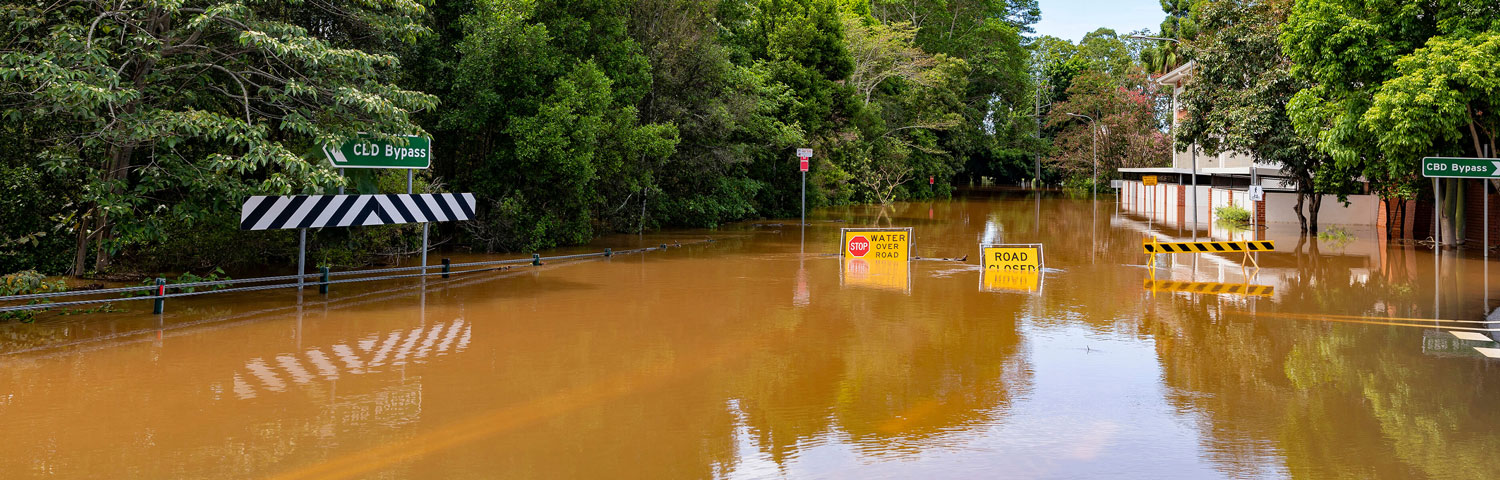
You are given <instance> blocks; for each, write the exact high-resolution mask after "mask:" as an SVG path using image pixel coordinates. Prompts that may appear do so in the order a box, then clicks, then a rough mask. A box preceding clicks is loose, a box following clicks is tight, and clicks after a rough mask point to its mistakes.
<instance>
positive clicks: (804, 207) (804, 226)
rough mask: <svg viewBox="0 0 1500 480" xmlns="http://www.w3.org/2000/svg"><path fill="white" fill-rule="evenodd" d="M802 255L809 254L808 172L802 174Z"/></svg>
mask: <svg viewBox="0 0 1500 480" xmlns="http://www.w3.org/2000/svg"><path fill="white" fill-rule="evenodd" d="M801 237H802V238H801V239H799V241H800V242H801V244H802V247H801V248H802V253H806V252H807V172H802V235H801Z"/></svg>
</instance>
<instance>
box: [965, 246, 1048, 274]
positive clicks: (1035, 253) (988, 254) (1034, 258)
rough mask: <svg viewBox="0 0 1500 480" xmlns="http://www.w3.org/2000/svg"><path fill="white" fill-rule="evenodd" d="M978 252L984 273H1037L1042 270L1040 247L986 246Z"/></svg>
mask: <svg viewBox="0 0 1500 480" xmlns="http://www.w3.org/2000/svg"><path fill="white" fill-rule="evenodd" d="M980 250H981V251H980V253H981V255H982V257H981V258H982V259H983V262H984V270H985V271H986V272H989V271H1007V272H1039V271H1041V269H1042V247H1041V245H986V246H982V247H980Z"/></svg>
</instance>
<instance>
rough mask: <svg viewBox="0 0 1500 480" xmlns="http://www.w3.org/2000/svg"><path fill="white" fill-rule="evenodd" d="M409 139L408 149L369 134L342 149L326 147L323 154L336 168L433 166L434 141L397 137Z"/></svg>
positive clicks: (424, 138) (361, 135)
mask: <svg viewBox="0 0 1500 480" xmlns="http://www.w3.org/2000/svg"><path fill="white" fill-rule="evenodd" d="M397 136H398V137H401V138H405V139H406V146H405V147H398V146H396V145H393V144H391V143H390V142H383V141H380V140H376V139H374V137H371V136H370V135H366V134H360V135H359V137H357V138H355V139H353V140H349V141H347V142H344V144H343V145H341V146H340V147H339V148H332V147H329V146H326V145H325V146H324V147H323V155H324V156H326V157H328V161H329V163H332V164H333V166H334V167H335V168H414V169H419V170H420V169H425V168H427V167H430V166H432V140H428V139H427V138H426V137H415V136H411V135H397Z"/></svg>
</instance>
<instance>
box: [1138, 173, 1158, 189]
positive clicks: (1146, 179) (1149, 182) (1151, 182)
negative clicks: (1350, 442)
mask: <svg viewBox="0 0 1500 480" xmlns="http://www.w3.org/2000/svg"><path fill="white" fill-rule="evenodd" d="M1141 183H1142V184H1144V185H1146V186H1148V187H1155V186H1156V175H1141Z"/></svg>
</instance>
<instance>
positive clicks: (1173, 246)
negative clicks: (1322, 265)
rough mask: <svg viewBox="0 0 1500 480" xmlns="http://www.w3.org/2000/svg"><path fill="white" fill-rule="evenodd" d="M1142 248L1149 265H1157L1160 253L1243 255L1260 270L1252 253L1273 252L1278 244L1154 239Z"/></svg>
mask: <svg viewBox="0 0 1500 480" xmlns="http://www.w3.org/2000/svg"><path fill="white" fill-rule="evenodd" d="M1141 248H1142V249H1144V250H1145V251H1146V254H1147V255H1151V261H1150V262H1148V263H1147V265H1151V266H1155V265H1156V254H1158V253H1243V254H1245V258H1244V260H1242V261H1241V265H1244V264H1245V263H1246V262H1249V263H1252V264H1254V265H1255V267H1256V268H1260V263H1259V262H1256V261H1255V259H1254V258H1253V257H1251V256H1250V253H1252V252H1271V251H1275V250H1276V242H1273V241H1271V240H1241V241H1225V242H1220V241H1208V242H1158V241H1156V238H1155V237H1153V238H1151V239H1149V240H1145V241H1143V242H1142V243H1141Z"/></svg>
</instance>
